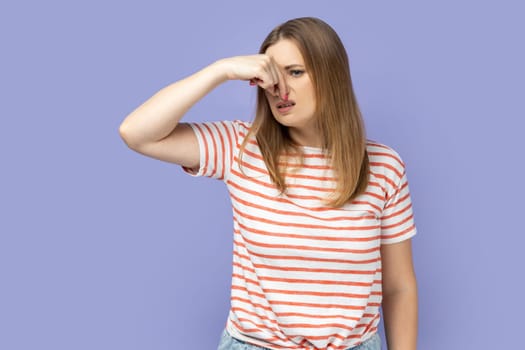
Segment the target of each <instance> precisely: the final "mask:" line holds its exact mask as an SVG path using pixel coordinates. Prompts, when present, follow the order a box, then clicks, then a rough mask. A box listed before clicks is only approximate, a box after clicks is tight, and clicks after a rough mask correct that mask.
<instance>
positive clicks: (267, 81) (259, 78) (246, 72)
mask: <svg viewBox="0 0 525 350" xmlns="http://www.w3.org/2000/svg"><path fill="white" fill-rule="evenodd" d="M217 63H219V64H221V65H222V67H223V69H224V70H225V74H226V77H227V79H228V80H246V81H250V84H251V85H258V86H260V87H261V88H262V89H264V90H267V91H268V92H269V93H270V94H271V95H273V96H280V97H281V98H283V99H285V98H286V97H285V96H286V93H287V87H286V83H285V81H284V77H283V74H282V73H281V70H280V69H279V67H278V66H277V64H276V63H275V61H274V60H273V59H272V58H271V57H270V56H268V55H265V54H258V55H252V56H236V57H230V58H224V59H222V60H219V61H218V62H217Z"/></svg>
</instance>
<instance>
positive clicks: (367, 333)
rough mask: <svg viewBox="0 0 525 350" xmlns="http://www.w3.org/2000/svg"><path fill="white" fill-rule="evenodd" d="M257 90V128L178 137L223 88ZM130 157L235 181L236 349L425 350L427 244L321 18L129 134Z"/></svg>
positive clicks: (204, 81) (129, 127)
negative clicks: (420, 273) (422, 313)
mask: <svg viewBox="0 0 525 350" xmlns="http://www.w3.org/2000/svg"><path fill="white" fill-rule="evenodd" d="M228 80H245V81H249V82H250V84H251V85H256V86H258V100H257V112H256V117H255V120H254V121H253V123H248V122H242V121H228V122H226V121H225V122H213V123H200V124H198V123H189V124H188V123H179V121H180V119H181V118H182V116H183V115H184V114H185V113H186V111H187V110H188V109H189V108H190V107H191V106H193V105H194V104H195V103H196V102H197V101H199V100H200V99H201V98H203V97H204V96H205V95H206V94H207V93H209V92H210V91H211V90H213V89H214V88H215V87H217V86H218V85H219V84H221V83H224V82H225V81H228ZM120 134H121V137H122V138H123V139H124V141H125V142H126V144H127V145H128V146H129V147H130V148H132V149H133V150H135V151H137V152H140V153H142V154H144V155H147V156H150V157H154V158H157V159H161V160H164V161H168V162H173V163H175V164H180V165H181V166H182V167H183V169H184V170H185V171H186V172H188V173H190V174H192V175H194V176H209V177H213V178H217V179H222V180H224V182H225V183H226V184H227V186H228V190H229V193H230V196H231V200H232V204H233V220H234V256H233V278H232V291H231V309H230V313H229V317H228V322H227V325H226V329H225V330H224V332H223V335H222V339H221V342H220V345H219V349H220V350H226V349H341V350H343V349H379V348H380V338H379V336H378V335H377V329H378V324H379V308H380V306H382V310H383V316H384V322H385V330H386V337H387V343H388V348H389V349H403V350H408V349H415V348H416V332H417V288H416V280H415V276H414V270H413V266H412V255H411V237H412V236H413V235H414V234H415V233H416V229H415V226H414V221H413V217H412V207H411V201H410V195H409V190H408V184H407V178H406V175H405V168H404V164H403V162H402V161H401V159H400V157H399V155H398V154H397V153H396V152H395V151H394V150H392V149H391V148H389V147H387V146H385V145H382V144H379V143H375V142H371V141H367V140H366V136H365V132H364V127H363V122H362V118H361V114H360V112H359V109H358V105H357V102H356V99H355V96H354V93H353V89H352V83H351V77H350V69H349V65H348V58H347V55H346V51H345V48H344V46H343V44H342V43H341V41H340V39H339V37H338V36H337V34H336V33H335V31H334V30H333V29H332V28H331V27H330V26H329V25H328V24H326V23H325V22H323V21H321V20H319V19H316V18H298V19H293V20H290V21H288V22H286V23H283V24H281V25H280V26H278V27H276V28H275V29H274V30H273V31H272V32H271V33H270V34H269V35H268V37H267V38H266V39H265V41H264V42H263V44H262V46H261V49H260V53H259V54H258V55H253V56H242V57H231V58H226V59H221V60H218V61H217V62H215V63H213V64H211V65H209V66H208V67H206V68H204V69H202V70H201V71H199V72H197V73H195V74H193V75H192V76H190V77H188V78H186V79H183V80H181V81H179V82H176V83H174V84H171V85H169V86H167V87H165V88H163V89H162V90H160V91H159V92H158V93H156V94H155V95H154V96H152V97H151V98H150V99H149V100H147V101H146V102H145V103H144V104H142V105H141V106H139V107H138V108H137V109H136V110H135V111H133V112H132V113H131V114H130V115H129V116H127V118H126V119H125V120H124V121H123V123H122V125H121V126H120Z"/></svg>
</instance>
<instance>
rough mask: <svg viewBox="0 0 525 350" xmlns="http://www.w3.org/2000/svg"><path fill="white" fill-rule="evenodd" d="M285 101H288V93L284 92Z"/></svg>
mask: <svg viewBox="0 0 525 350" xmlns="http://www.w3.org/2000/svg"><path fill="white" fill-rule="evenodd" d="M283 99H284V100H285V101H288V94H287V93H286V94H284V98H283Z"/></svg>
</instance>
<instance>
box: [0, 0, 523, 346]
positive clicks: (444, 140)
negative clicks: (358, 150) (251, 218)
mask: <svg viewBox="0 0 525 350" xmlns="http://www.w3.org/2000/svg"><path fill="white" fill-rule="evenodd" d="M520 3H521V2H520V1H498V2H495V1H494V2H492V1H439V2H438V1H435V2H432V3H429V2H426V3H425V4H423V3H422V2H420V1H388V2H387V1H347V2H344V3H343V2H339V3H337V2H324V3H323V2H320V1H315V2H314V1H312V2H304V1H290V0H288V1H284V2H275V1H266V2H252V1H240V0H237V1H226V2H212V1H209V2H203V1H189V2H183V3H182V2H175V1H172V2H170V1H140V2H139V1H135V2H133V3H130V2H127V1H91V2H82V3H81V2H72V1H69V2H68V1H47V2H37V1H19V2H16V3H15V2H11V4H7V2H3V3H2V4H1V5H0V39H1V40H0V42H1V55H0V62H1V64H0V73H1V74H0V89H1V90H0V99H1V109H0V116H1V124H0V136H1V137H0V152H1V158H0V159H1V163H2V164H1V170H0V178H1V181H0V206H1V211H0V215H1V217H0V232H1V236H0V349H2V350H21V349H24V350H29V349H31V350H33V349H46V350H47V349H53V350H71V349H75V350H84V349H86V350H88V349H89V350H92V349H98V350H106V349H108V350H109V349H112V350H113V349H127V350H134V349H157V350H162V349H197V350H200V349H202V350H207V349H215V348H216V345H217V342H218V339H219V335H220V332H221V330H222V329H223V327H224V324H225V322H226V316H227V312H228V303H229V283H230V278H231V277H230V276H231V248H232V237H231V226H232V224H231V208H230V204H229V199H228V198H227V192H226V189H225V187H224V185H223V184H222V183H221V182H219V181H215V180H209V179H194V178H190V177H189V176H187V175H185V174H183V173H182V171H181V170H180V169H179V168H178V167H177V166H175V165H173V164H169V163H164V162H160V161H157V160H154V159H150V158H146V157H144V156H141V155H139V154H137V153H135V152H133V151H131V150H129V149H127V147H126V146H125V144H124V143H123V142H122V140H121V139H120V137H119V135H118V126H119V125H120V123H121V122H122V120H123V119H124V117H125V116H126V115H127V114H128V113H130V112H131V111H132V110H133V109H134V108H135V107H137V106H138V105H139V104H140V103H142V102H143V101H145V100H146V99H147V98H148V97H150V96H151V95H153V94H154V93H155V92H156V91H158V90H159V89H160V88H162V87H164V86H166V85H168V84H170V83H171V82H174V81H176V80H178V79H180V78H182V77H185V76H187V75H189V74H191V73H192V72H194V71H196V70H198V69H199V68H201V67H203V66H205V65H207V64H209V63H211V62H213V61H214V60H216V59H219V58H222V57H226V56H233V55H241V54H251V53H255V52H256V51H257V49H258V46H259V43H260V42H261V41H262V40H263V38H264V37H265V35H266V34H267V32H268V31H269V30H271V29H272V28H273V27H274V26H275V25H277V24H279V23H281V22H282V21H284V20H286V19H289V18H293V17H299V16H310V15H313V16H318V17H320V18H322V19H324V20H326V21H327V22H328V23H330V24H331V25H332V26H333V27H334V28H335V29H336V30H337V31H338V33H339V34H340V36H341V38H342V40H343V41H344V43H345V45H346V47H347V49H348V52H349V55H350V61H351V70H352V75H353V80H354V87H355V89H356V93H357V97H358V99H359V101H360V105H361V108H362V111H363V113H364V116H365V119H366V125H367V130H368V135H369V137H370V138H372V139H375V140H378V141H380V142H383V143H386V144H388V145H390V146H392V147H393V148H395V149H396V150H397V151H398V152H399V153H400V154H401V155H402V157H403V159H404V160H405V162H406V164H407V171H408V176H409V182H410V187H411V190H412V198H413V203H414V210H415V215H416V224H417V226H418V230H419V231H418V232H419V233H418V235H417V236H416V237H415V238H414V241H413V243H414V260H415V265H416V272H417V277H418V283H419V291H420V333H419V348H420V349H426V350H432V349H436V350H437V349H489V348H498V349H502V348H509V349H510V348H517V347H519V344H520V343H523V342H522V341H520V340H519V334H520V333H522V328H523V327H522V325H523V320H522V315H523V313H524V312H525V310H524V301H523V295H524V290H523V286H522V285H523V271H521V270H522V267H523V266H524V264H523V244H524V242H525V240H524V238H523V236H524V234H525V230H524V229H523V224H522V222H521V219H520V218H523V209H524V204H523V198H524V197H525V185H524V178H525V177H524V170H525V167H524V156H523V151H524V150H525V148H524V146H523V141H522V133H523V129H524V126H525V125H524V122H523V120H524V118H525V113H524V112H525V109H524V107H523V98H524V97H525V91H524V90H525V89H524V81H525V74H524V71H525V70H524V63H525V49H524V41H523V40H524V37H523V35H524V33H525V24H524V22H523V14H524V13H525V11H524V5H521V4H520ZM254 101H255V94H254V91H253V88H250V87H249V86H248V84H246V83H241V82H230V83H227V84H225V85H223V86H221V87H219V88H218V89H217V90H215V91H214V92H212V93H211V94H210V95H209V96H208V97H207V98H206V99H205V100H204V101H203V102H202V103H201V104H199V105H197V106H195V107H194V108H193V109H192V110H191V111H190V112H189V113H188V115H187V117H186V120H188V121H204V120H221V119H248V120H249V119H251V117H252V115H253V110H254V108H253V103H254Z"/></svg>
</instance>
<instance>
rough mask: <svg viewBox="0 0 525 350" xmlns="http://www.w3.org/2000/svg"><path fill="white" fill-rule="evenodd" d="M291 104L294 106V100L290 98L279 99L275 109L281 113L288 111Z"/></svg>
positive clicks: (291, 106)
mask: <svg viewBox="0 0 525 350" xmlns="http://www.w3.org/2000/svg"><path fill="white" fill-rule="evenodd" d="M293 106H295V102H294V101H292V100H288V101H281V102H279V103H278V104H277V105H276V107H277V110H278V111H279V113H281V114H283V113H288V112H289V111H290V110H291V109H292V108H293Z"/></svg>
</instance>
